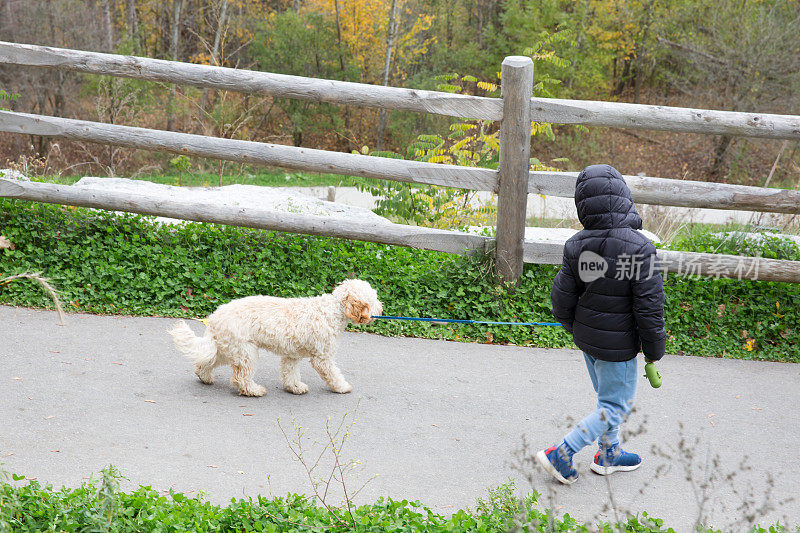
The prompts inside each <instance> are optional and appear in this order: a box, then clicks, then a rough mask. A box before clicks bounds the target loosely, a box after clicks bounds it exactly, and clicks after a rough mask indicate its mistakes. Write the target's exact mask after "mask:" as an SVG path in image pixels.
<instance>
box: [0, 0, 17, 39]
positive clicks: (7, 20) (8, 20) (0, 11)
mask: <svg viewBox="0 0 800 533" xmlns="http://www.w3.org/2000/svg"><path fill="white" fill-rule="evenodd" d="M13 27H14V13H13V12H12V11H11V0H0V30H2V31H3V34H4V35H8V33H7V32H8V30H9V28H13Z"/></svg>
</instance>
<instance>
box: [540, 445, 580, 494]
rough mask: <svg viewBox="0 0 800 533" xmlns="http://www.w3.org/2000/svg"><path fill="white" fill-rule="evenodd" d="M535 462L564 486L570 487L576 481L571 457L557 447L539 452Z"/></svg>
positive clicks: (576, 475) (576, 476) (576, 477)
mask: <svg viewBox="0 0 800 533" xmlns="http://www.w3.org/2000/svg"><path fill="white" fill-rule="evenodd" d="M536 460H538V461H539V464H541V465H542V468H544V470H545V472H547V473H548V474H550V475H551V476H553V477H554V478H556V479H557V480H559V481H560V482H561V483H563V484H565V485H572V484H573V483H575V482H576V481H578V473H577V472H576V471H575V469H574V468H572V456H570V454H569V453H567V452H566V451H564V450H560V449H559V447H558V446H553V447H552V448H547V449H546V450H539V451H538V452H537V453H536Z"/></svg>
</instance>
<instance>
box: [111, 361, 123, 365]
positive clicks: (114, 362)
mask: <svg viewBox="0 0 800 533" xmlns="http://www.w3.org/2000/svg"><path fill="white" fill-rule="evenodd" d="M111 362H112V363H113V364H115V365H124V364H125V363H117V362H116V361H111Z"/></svg>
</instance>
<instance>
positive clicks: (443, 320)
mask: <svg viewBox="0 0 800 533" xmlns="http://www.w3.org/2000/svg"><path fill="white" fill-rule="evenodd" d="M372 318H381V319H384V320H414V321H418V322H433V323H442V324H446V323H450V324H491V325H498V326H554V327H561V324H560V323H558V322H495V321H493V320H460V319H456V318H419V317H412V316H391V315H373V316H372Z"/></svg>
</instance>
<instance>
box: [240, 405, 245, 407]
mask: <svg viewBox="0 0 800 533" xmlns="http://www.w3.org/2000/svg"><path fill="white" fill-rule="evenodd" d="M239 407H247V406H246V405H240V406H239Z"/></svg>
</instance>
